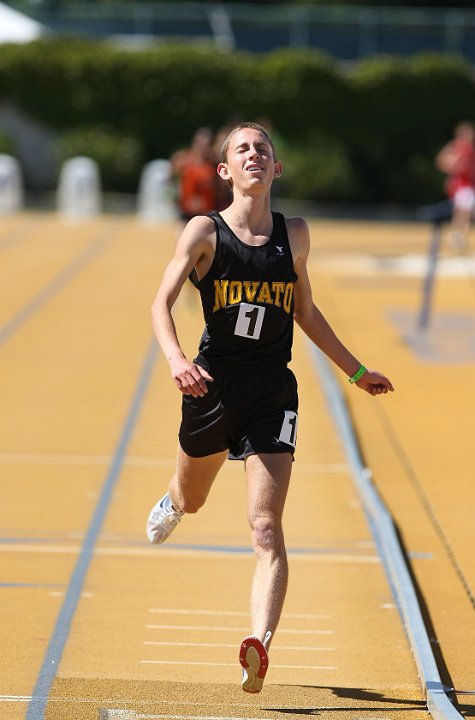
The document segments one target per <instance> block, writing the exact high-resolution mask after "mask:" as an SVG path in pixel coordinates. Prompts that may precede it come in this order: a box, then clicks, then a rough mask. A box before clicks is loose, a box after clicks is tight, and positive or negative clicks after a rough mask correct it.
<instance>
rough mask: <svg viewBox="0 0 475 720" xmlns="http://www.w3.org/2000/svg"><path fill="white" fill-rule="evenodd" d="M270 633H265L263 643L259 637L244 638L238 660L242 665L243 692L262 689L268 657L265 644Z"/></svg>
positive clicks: (256, 691) (254, 691)
mask: <svg viewBox="0 0 475 720" xmlns="http://www.w3.org/2000/svg"><path fill="white" fill-rule="evenodd" d="M271 635H272V633H271V632H270V630H269V631H268V632H267V633H266V636H265V639H264V643H265V644H263V643H261V641H260V640H259V638H256V637H254V635H250V636H249V637H246V638H244V640H243V641H242V643H241V647H240V649H239V662H240V663H241V665H242V684H241V687H242V689H243V690H244V692H248V693H258V692H260V691H261V690H262V686H263V684H264V678H265V676H266V672H267V668H268V667H269V657H268V655H267V650H266V648H265V645H267V644H268V642H269V640H270V638H271Z"/></svg>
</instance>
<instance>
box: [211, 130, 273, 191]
mask: <svg viewBox="0 0 475 720" xmlns="http://www.w3.org/2000/svg"><path fill="white" fill-rule="evenodd" d="M224 165H225V167H226V168H227V171H228V173H229V175H230V178H229V179H232V181H233V184H234V185H235V186H236V185H238V186H241V185H242V186H243V187H245V188H252V187H265V188H267V187H270V185H271V183H272V180H273V178H274V177H275V175H276V174H280V170H279V168H280V163H277V162H275V161H274V155H273V152H272V147H271V145H270V143H269V141H268V139H267V138H266V136H265V135H264V134H263V133H262V132H260V131H259V130H255V129H253V128H243V129H242V130H238V131H237V132H236V133H235V134H234V135H233V136H232V138H231V140H230V143H229V147H228V159H227V163H224ZM276 170H277V173H276Z"/></svg>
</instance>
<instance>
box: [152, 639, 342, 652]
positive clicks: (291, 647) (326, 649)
mask: <svg viewBox="0 0 475 720" xmlns="http://www.w3.org/2000/svg"><path fill="white" fill-rule="evenodd" d="M143 644H144V645H165V646H167V647H207V648H235V647H236V643H198V642H165V641H162V640H144V643H143ZM272 650H299V651H300V650H309V651H311V652H335V651H336V648H332V647H312V646H309V645H302V646H298V645H272Z"/></svg>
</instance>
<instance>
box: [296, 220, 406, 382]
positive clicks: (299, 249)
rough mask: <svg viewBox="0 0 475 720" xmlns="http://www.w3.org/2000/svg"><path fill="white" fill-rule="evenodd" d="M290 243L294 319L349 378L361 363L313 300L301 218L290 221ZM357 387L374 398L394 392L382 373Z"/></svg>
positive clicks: (305, 228) (371, 375)
mask: <svg viewBox="0 0 475 720" xmlns="http://www.w3.org/2000/svg"><path fill="white" fill-rule="evenodd" d="M288 229H289V239H290V242H291V247H292V252H293V256H294V266H295V272H296V273H297V275H298V281H297V282H296V283H295V295H294V297H295V306H294V317H295V320H296V322H297V323H298V325H299V326H300V327H301V328H302V330H303V331H304V333H305V334H306V335H307V336H308V337H309V338H310V340H312V342H314V343H315V345H317V346H318V347H319V348H320V350H322V352H324V353H325V355H327V357H329V358H330V360H332V361H333V362H334V363H335V364H336V365H337V366H338V367H339V368H340V369H341V370H343V372H344V373H346V374H347V375H348V376H349V377H351V376H352V375H354V374H355V373H356V372H357V371H358V369H359V368H360V365H361V363H360V361H359V360H357V358H356V357H355V356H354V355H353V354H352V353H351V352H350V351H349V350H348V349H347V348H346V347H345V345H344V344H343V343H342V342H341V341H340V340H339V338H338V337H337V336H336V334H335V333H334V331H333V329H332V328H331V326H330V325H329V323H328V322H327V321H326V319H325V318H324V316H323V315H322V313H321V312H320V310H319V309H318V308H317V306H316V305H315V303H314V301H313V298H312V288H311V285H310V280H309V277H308V272H307V259H308V254H309V250H310V235H309V231H308V226H307V223H306V222H305V221H304V220H302V219H301V218H292V219H291V220H289V221H288ZM356 385H357V386H358V387H359V388H361V389H362V390H366V392H368V393H370V394H371V395H379V394H380V393H386V392H388V390H393V389H394V388H393V386H392V384H391V381H390V380H389V379H388V378H387V377H385V376H384V375H382V374H381V373H379V372H377V371H375V370H370V369H367V370H366V372H365V373H364V374H363V375H362V376H361V378H360V379H359V380H358V381H357V382H356Z"/></svg>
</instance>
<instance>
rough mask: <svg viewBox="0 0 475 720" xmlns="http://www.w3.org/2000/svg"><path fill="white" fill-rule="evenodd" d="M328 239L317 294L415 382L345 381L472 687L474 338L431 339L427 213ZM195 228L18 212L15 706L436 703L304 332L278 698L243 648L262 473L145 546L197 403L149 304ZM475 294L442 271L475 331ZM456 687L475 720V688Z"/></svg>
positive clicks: (368, 712)
mask: <svg viewBox="0 0 475 720" xmlns="http://www.w3.org/2000/svg"><path fill="white" fill-rule="evenodd" d="M312 236H313V245H314V247H313V253H312V260H311V265H310V270H311V276H312V281H313V285H314V290H315V299H316V301H317V304H319V305H320V307H321V308H322V310H323V311H324V313H325V314H326V315H327V317H328V319H329V320H330V322H331V323H332V324H333V325H334V327H335V329H336V331H337V332H338V334H339V335H340V336H341V337H342V339H343V340H344V341H345V342H346V343H347V344H348V345H349V346H350V347H351V348H352V349H353V350H354V351H355V353H356V354H357V355H358V356H359V357H360V358H361V359H362V360H363V361H364V362H365V363H366V364H368V365H371V366H374V367H377V368H379V369H381V370H383V371H384V372H386V373H387V374H388V375H389V376H390V377H391V379H392V380H393V382H394V384H395V385H396V387H397V392H396V393H394V394H393V395H392V396H391V397H384V398H370V397H369V396H366V395H364V394H363V393H360V392H359V391H358V390H357V389H356V388H353V387H349V386H348V384H347V383H346V380H345V378H344V377H340V379H341V381H342V384H343V386H344V387H345V392H346V393H347V394H348V401H349V403H350V406H351V410H352V413H353V416H354V419H355V427H356V432H357V434H358V436H359V438H360V441H361V444H362V449H363V453H364V455H365V459H366V462H367V464H368V465H369V467H371V469H372V470H373V474H374V479H375V483H376V485H377V486H378V488H379V490H380V492H381V494H382V495H383V497H384V500H385V501H386V503H387V505H388V507H389V509H390V510H391V512H392V514H393V516H394V518H395V520H396V522H397V524H398V527H399V530H400V532H401V536H402V539H403V541H404V543H405V546H406V549H407V551H408V552H409V557H410V561H411V567H412V570H413V573H414V577H415V581H416V583H417V587H418V590H419V592H420V596H421V602H422V604H423V607H424V611H425V613H426V619H427V621H428V626H429V628H430V633H431V637H432V638H433V639H434V649H435V652H436V657H437V659H438V662H439V669H440V671H441V674H442V677H443V679H444V682H447V684H452V685H453V686H454V687H455V688H456V689H457V690H458V691H459V692H460V693H461V692H465V693H468V692H469V691H473V690H474V689H475V678H474V670H473V668H474V667H475V642H474V641H475V636H474V635H475V629H474V628H475V625H474V622H473V609H474V608H473V603H472V599H471V598H472V597H473V596H472V595H471V592H472V590H473V587H474V583H475V565H474V553H473V548H474V531H473V517H474V516H475V515H474V511H475V489H474V483H473V460H472V454H473V453H472V446H473V439H472V438H473V429H472V426H473V422H471V420H473V417H474V414H473V413H474V410H473V398H474V397H475V395H474V391H475V379H474V378H475V374H474V372H473V370H474V364H475V359H474V357H472V355H471V349H470V347H467V346H466V343H465V344H464V343H463V341H462V340H460V338H458V339H456V342H458V343H459V345H458V346H457V348H458V352H457V353H455V355H456V357H454V356H453V355H454V353H453V354H452V356H450V357H447V355H446V354H445V355H444V353H443V350H441V346H440V343H441V339H440V336H441V332H442V331H439V330H438V328H437V327H436V328H435V330H436V331H437V333H438V334H437V336H435V335H434V347H432V348H430V347H429V348H427V346H426V347H423V348H421V347H420V346H419V345H417V346H416V345H415V344H414V342H411V340H410V338H409V340H408V339H407V338H408V335H410V328H411V321H412V318H413V317H414V316H415V314H416V312H417V303H418V302H419V293H420V285H421V282H422V280H421V277H420V273H419V271H418V270H417V268H420V264H421V260H422V259H423V258H422V254H423V253H424V252H425V249H426V244H427V239H428V237H427V236H428V230H427V228H425V227H422V226H415V225H384V224H379V223H374V224H362V223H361V224H360V223H335V222H323V221H321V222H315V223H313V224H312ZM175 237H176V228H174V227H173V226H171V225H170V226H166V225H164V226H155V227H150V226H143V225H140V224H138V223H137V222H136V220H135V219H134V218H130V217H120V216H119V217H111V216H104V217H102V218H100V219H98V220H97V221H90V222H84V223H80V224H65V223H64V222H62V221H60V220H59V219H57V218H56V217H55V216H54V215H52V214H35V213H25V214H20V215H16V216H12V217H9V218H3V219H0V261H1V262H0V286H1V288H2V303H1V305H0V377H1V383H0V404H1V405H0V406H1V408H2V413H1V415H0V477H1V498H2V500H1V503H0V517H1V536H0V553H1V564H0V568H1V570H0V597H1V608H2V612H1V615H0V635H1V638H2V652H1V661H0V662H1V665H0V670H1V673H0V719H1V720H20V719H23V718H28V720H40V718H42V717H43V716H44V717H45V718H47V720H66V719H67V720H70V719H71V720H76V719H78V720H79V719H80V720H83V719H84V720H89V719H91V720H92V719H94V720H98V719H99V720H115V719H118V718H121V720H138V719H139V718H140V719H142V720H147V719H150V720H151V719H152V718H163V719H164V720H165V719H168V718H170V719H172V718H175V719H176V720H181V718H183V719H187V718H190V719H191V718H196V719H197V720H198V719H199V720H205V719H206V718H245V719H248V718H269V719H272V720H276V719H277V718H287V720H297V719H300V720H301V718H302V717H304V716H308V715H310V716H312V715H315V716H319V717H322V718H332V719H335V720H338V718H352V719H353V718H370V719H371V720H374V719H375V718H382V717H384V718H387V719H388V720H389V719H392V718H396V719H397V720H405V719H406V718H411V719H412V720H420V719H421V718H423V717H427V711H426V707H425V703H424V698H423V696H422V692H421V686H420V682H419V679H418V677H417V670H416V666H415V663H414V661H413V658H412V654H411V650H410V647H409V643H408V641H407V638H406V635H405V632H404V629H403V626H402V622H401V619H400V616H399V612H398V609H397V607H396V606H395V602H394V598H393V596H392V593H391V589H390V587H389V586H388V582H387V580H386V577H385V574H384V570H383V566H382V563H381V561H380V558H379V557H378V553H377V550H376V548H375V546H374V543H373V539H372V536H371V533H370V530H369V528H368V525H367V522H366V519H365V516H364V513H363V511H362V508H361V504H360V500H359V498H358V496H357V493H356V490H355V487H354V483H353V480H352V478H351V474H350V471H349V467H348V464H347V459H346V457H345V454H344V450H343V447H342V443H341V441H340V439H339V437H338V435H337V432H336V429H335V427H334V425H333V422H332V420H331V417H330V415H329V411H328V408H327V407H326V405H325V401H324V399H323V395H322V392H321V388H320V379H319V378H318V376H317V374H316V370H315V368H314V366H313V361H312V355H311V352H310V349H309V347H308V344H307V342H306V341H305V339H304V338H303V337H302V335H301V334H300V333H299V332H297V334H296V339H295V347H294V360H293V363H292V367H293V369H294V371H295V373H296V375H297V377H298V380H299V386H300V398H301V408H300V420H299V442H298V451H297V456H296V462H295V466H294V473H293V479H292V484H291V490H290V494H289V498H288V503H287V507H286V514H285V529H286V542H287V546H288V550H289V558H290V586H289V592H288V596H287V600H286V604H285V608H284V615H283V618H282V621H281V624H280V627H279V630H278V632H277V634H276V637H275V640H274V642H273V645H272V650H271V657H270V669H269V672H268V675H267V678H266V683H265V686H264V690H263V692H262V693H261V694H260V695H258V696H247V695H245V694H244V693H243V692H242V691H241V689H240V666H239V663H238V660H237V653H238V648H239V644H240V640H241V638H242V637H243V636H244V635H246V634H248V633H249V630H250V628H249V612H248V597H249V591H250V582H251V577H252V573H253V568H254V561H253V557H252V553H251V549H250V539H249V531H248V528H247V525H246V520H245V484H244V474H243V470H242V465H241V464H239V463H227V465H226V466H225V468H224V470H223V471H222V473H221V474H220V476H219V478H218V480H217V481H216V484H215V487H214V488H213V491H212V493H211V495H210V498H209V501H208V503H207V505H206V506H205V507H204V508H203V509H202V510H201V511H200V513H198V514H197V515H196V516H187V517H186V518H185V519H184V521H183V522H182V523H181V524H180V526H179V527H178V528H177V529H176V531H175V532H174V534H173V536H172V537H171V538H170V541H169V542H168V543H166V544H165V545H163V546H160V547H152V546H150V545H149V544H148V543H147V541H146V538H145V535H144V526H145V521H146V518H147V515H148V512H149V509H150V507H151V505H153V504H154V503H155V501H156V500H157V498H158V497H159V496H160V495H161V494H162V493H163V491H164V489H165V488H166V486H167V483H168V480H169V477H170V474H171V473H172V472H173V467H174V456H175V452H176V443H177V440H176V435H177V430H178V423H179V409H180V397H179V395H178V393H177V391H176V389H175V388H174V386H173V384H172V382H171V380H170V377H169V371H168V366H167V363H166V362H165V361H164V359H163V358H162V357H161V356H160V353H159V351H158V348H157V346H156V344H155V342H154V340H153V337H152V330H151V323H150V317H149V307H150V305H151V302H152V299H153V297H154V294H155V291H156V288H157V286H158V283H159V280H160V277H161V274H162V271H163V269H164V266H165V264H166V262H167V260H168V258H169V257H170V255H171V253H172V251H173V246H174V242H175ZM408 258H409V259H411V258H412V260H411V263H412V264H411V263H409V265H407V264H404V262H402V260H403V259H406V260H407V259H408ZM417 258H419V260H418V259H417ZM396 260H397V261H398V262H396ZM452 260H453V263H452V265H454V263H455V261H456V260H457V258H448V262H450V261H452ZM418 262H419V264H418ZM466 266H467V263H465V265H464V267H466ZM408 268H409V269H408ZM464 272H465V271H464ZM418 273H419V274H418ZM474 298H475V296H474V295H473V288H472V287H471V280H470V277H469V276H468V275H467V274H463V273H462V274H460V273H458V274H457V273H455V274H450V273H448V274H447V275H446V276H445V277H443V278H441V279H440V280H439V281H438V295H437V312H438V313H439V316H442V315H443V313H444V312H446V313H448V314H451V317H453V318H455V320H454V322H455V324H457V321H458V320H457V319H460V317H462V318H464V322H470V318H472V319H473V317H475V299H474ZM176 321H177V324H178V326H179V332H180V337H182V338H183V339H184V340H185V349H186V350H187V352H188V353H189V354H190V355H192V354H193V352H194V350H195V349H196V346H197V342H198V339H199V336H200V334H201V330H202V320H201V311H200V308H199V306H198V303H197V299H196V296H195V292H194V291H193V289H192V288H191V287H190V288H189V289H188V288H187V289H186V292H184V293H183V295H182V297H181V298H180V301H179V303H178V305H177V308H176ZM407 327H409V330H407ZM444 327H445V326H444ZM447 327H448V329H447ZM447 327H446V328H445V332H446V334H447V333H448V336H449V339H448V341H447V343H448V344H452V346H453V344H454V342H455V341H454V340H453V338H452V336H451V335H450V332H451V330H450V327H452V326H451V325H450V323H449V325H448V326H447ZM453 332H455V331H453ZM442 334H443V333H442ZM442 344H444V343H442ZM426 345H427V344H426ZM431 353H432V354H431ZM474 355H475V353H474ZM454 699H458V701H459V703H460V707H461V708H463V709H464V712H465V714H466V716H467V717H475V708H474V705H475V699H474V696H473V695H468V694H466V695H465V694H463V695H462V694H460V695H458V696H454Z"/></svg>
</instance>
